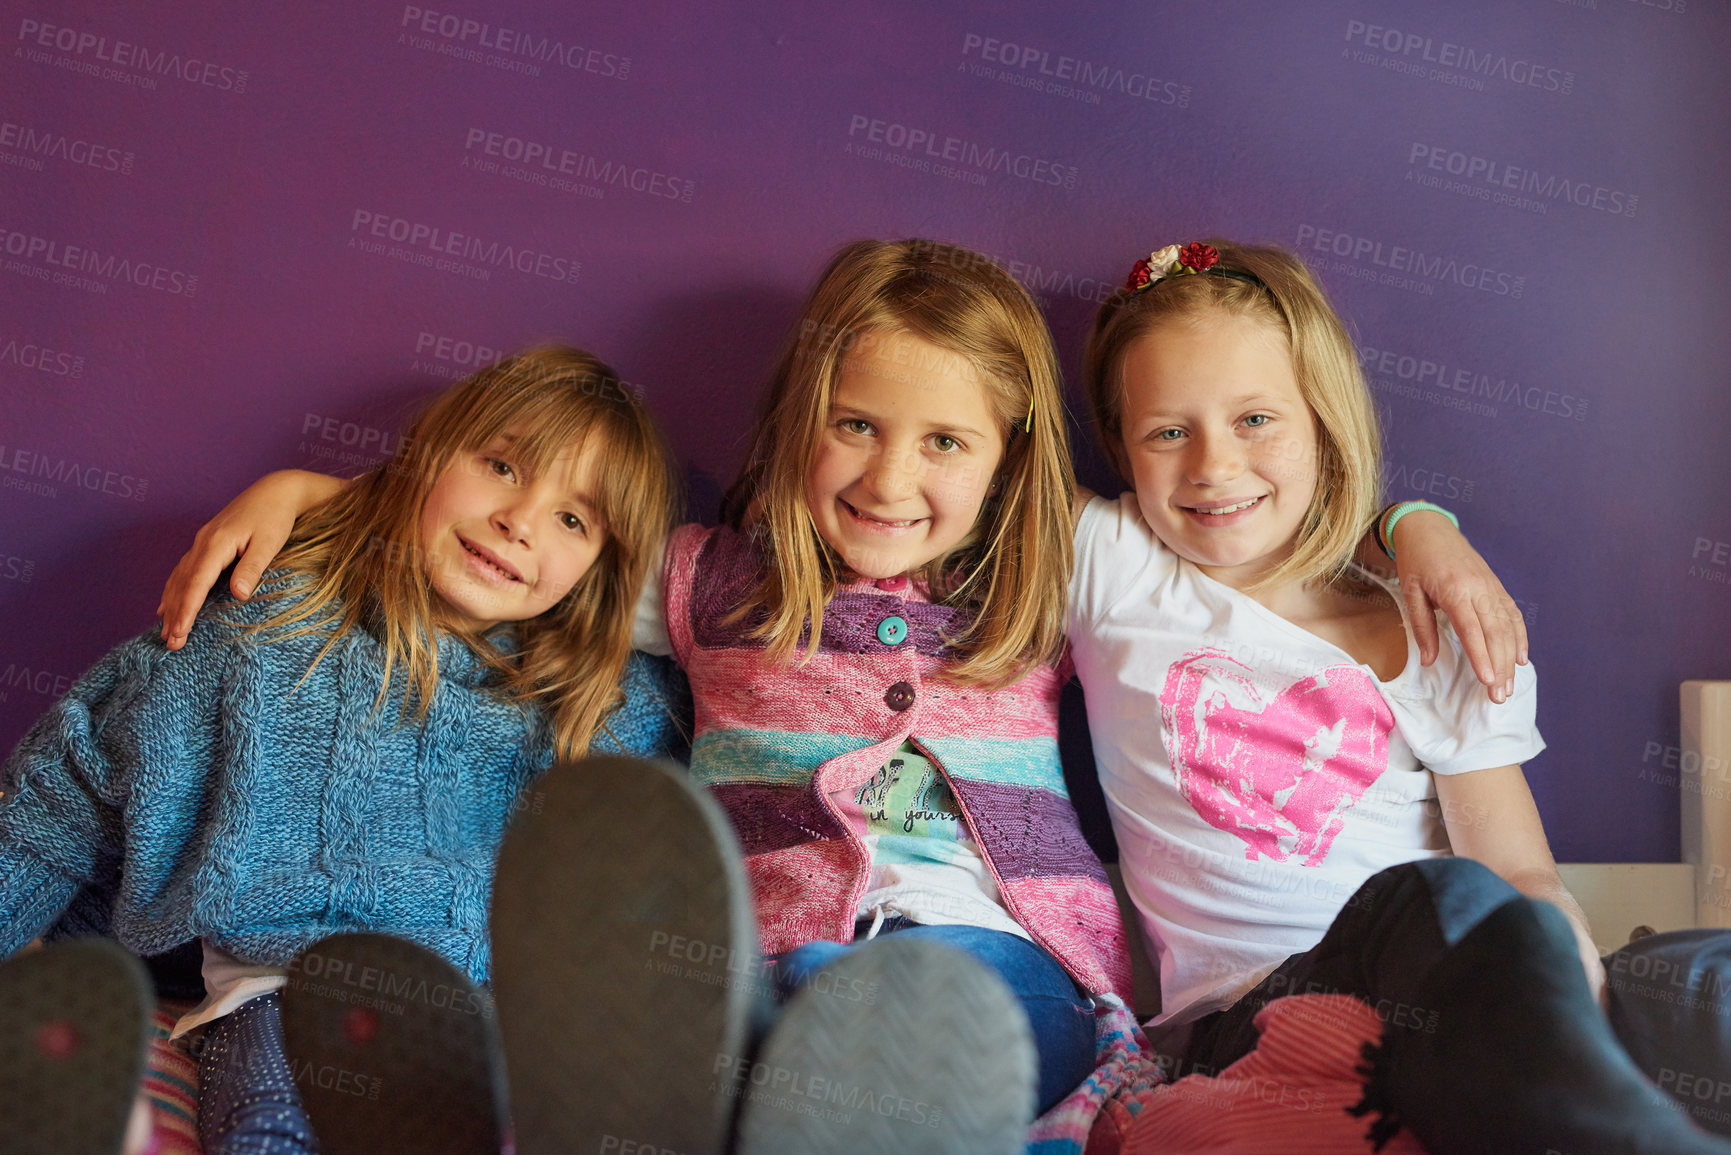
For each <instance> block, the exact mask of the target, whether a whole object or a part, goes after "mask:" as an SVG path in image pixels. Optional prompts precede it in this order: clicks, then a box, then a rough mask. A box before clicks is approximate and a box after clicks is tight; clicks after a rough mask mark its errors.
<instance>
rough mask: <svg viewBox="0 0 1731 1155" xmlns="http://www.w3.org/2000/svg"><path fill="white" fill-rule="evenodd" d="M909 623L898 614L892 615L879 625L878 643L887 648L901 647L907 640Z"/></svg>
mask: <svg viewBox="0 0 1731 1155" xmlns="http://www.w3.org/2000/svg"><path fill="white" fill-rule="evenodd" d="M907 636H908V623H907V622H906V621H904V620H902V618H901V617H899V616H897V615H896V614H891V615H890V616H889V617H887V618H885V619H884V620H883V621H881V622H879V623H878V641H880V642H882V643H883V644H884V645H886V646H899V645H901V644H902V643H903V642H904V641H906V640H907Z"/></svg>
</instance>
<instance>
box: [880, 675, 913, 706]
mask: <svg viewBox="0 0 1731 1155" xmlns="http://www.w3.org/2000/svg"><path fill="white" fill-rule="evenodd" d="M913 704H914V688H913V687H912V686H910V685H908V684H907V683H906V682H897V683H896V684H895V685H893V686H891V687H890V688H889V691H888V692H887V693H885V694H884V705H886V706H888V707H889V708H890V709H892V710H895V711H897V712H900V711H902V710H905V709H907V708H908V707H909V706H911V705H913Z"/></svg>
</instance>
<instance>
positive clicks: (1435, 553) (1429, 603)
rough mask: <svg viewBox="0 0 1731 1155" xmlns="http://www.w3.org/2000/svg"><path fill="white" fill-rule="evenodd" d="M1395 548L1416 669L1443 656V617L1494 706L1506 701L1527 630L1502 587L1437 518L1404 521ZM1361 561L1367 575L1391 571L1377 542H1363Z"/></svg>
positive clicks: (1423, 515) (1417, 515)
mask: <svg viewBox="0 0 1731 1155" xmlns="http://www.w3.org/2000/svg"><path fill="white" fill-rule="evenodd" d="M1393 546H1394V552H1395V563H1394V564H1395V569H1396V572H1397V573H1398V574H1399V576H1400V588H1401V595H1402V597H1403V598H1405V600H1406V607H1407V618H1408V620H1410V621H1411V622H1412V629H1413V635H1414V636H1415V637H1416V638H1417V639H1418V646H1419V661H1420V662H1421V663H1423V664H1424V665H1427V666H1428V665H1430V664H1431V663H1432V662H1434V661H1436V660H1437V658H1438V656H1439V655H1440V654H1441V653H1442V645H1443V642H1442V636H1441V633H1440V630H1439V627H1438V623H1437V611H1439V610H1441V611H1442V612H1443V613H1445V614H1447V615H1448V618H1449V621H1450V622H1452V623H1453V624H1454V630H1455V633H1456V635H1457V636H1458V637H1459V638H1460V641H1461V644H1462V645H1463V647H1464V648H1465V650H1466V654H1467V657H1468V659H1469V660H1470V661H1471V663H1472V669H1473V672H1474V675H1475V676H1476V677H1477V678H1478V680H1479V681H1480V682H1481V683H1482V684H1483V685H1484V687H1485V691H1484V692H1485V693H1486V694H1487V695H1488V696H1489V697H1490V698H1491V699H1492V700H1494V701H1498V702H1501V701H1505V700H1507V698H1508V697H1509V696H1510V695H1511V694H1513V693H1514V677H1515V671H1516V669H1517V667H1518V666H1521V665H1524V664H1525V663H1526V660H1527V623H1526V619H1525V618H1523V617H1522V616H1521V610H1520V607H1519V606H1517V605H1516V604H1515V600H1514V599H1513V598H1511V597H1510V596H1509V594H1508V591H1507V590H1505V589H1504V588H1503V583H1502V582H1501V581H1499V580H1498V579H1497V575H1496V574H1495V573H1494V572H1492V570H1491V567H1490V566H1489V565H1488V564H1487V563H1486V562H1485V559H1484V558H1483V557H1481V556H1480V555H1479V552H1478V551H1477V550H1476V549H1474V548H1473V547H1472V544H1471V543H1470V542H1468V541H1467V539H1466V537H1465V536H1464V535H1462V533H1461V531H1460V530H1459V529H1456V528H1455V526H1454V525H1453V524H1452V523H1451V522H1450V521H1449V519H1448V518H1446V517H1444V516H1443V515H1442V514H1440V513H1436V512H1433V511H1431V510H1419V511H1416V512H1413V513H1409V514H1407V515H1406V516H1404V517H1402V518H1401V519H1400V521H1399V523H1398V524H1397V525H1396V526H1395V529H1394V541H1393ZM1358 557H1359V561H1360V562H1361V563H1362V564H1364V565H1365V566H1366V567H1367V568H1372V569H1375V568H1379V567H1386V566H1387V564H1388V559H1387V558H1386V557H1384V556H1383V554H1382V551H1381V548H1380V547H1379V546H1377V545H1376V541H1375V537H1374V536H1373V534H1366V535H1365V540H1364V542H1363V543H1362V544H1361V546H1360V548H1359V554H1358Z"/></svg>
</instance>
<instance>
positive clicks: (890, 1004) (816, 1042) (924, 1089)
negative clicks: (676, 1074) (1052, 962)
mask: <svg viewBox="0 0 1731 1155" xmlns="http://www.w3.org/2000/svg"><path fill="white" fill-rule="evenodd" d="M1037 1078H1038V1059H1037V1057H1036V1054H1035V1050H1034V1040H1033V1033H1032V1031H1031V1029H1030V1028H1029V1026H1028V1019H1027V1015H1026V1014H1025V1013H1024V1012H1023V1010H1022V1008H1021V1004H1020V1003H1018V1002H1017V1001H1016V997H1015V996H1014V995H1013V994H1011V993H1010V990H1009V988H1008V987H1007V986H1005V985H1004V983H1003V981H1002V980H1001V979H999V978H998V976H997V974H996V973H995V972H993V971H992V970H990V969H989V968H987V967H986V966H984V965H983V964H981V963H979V962H978V961H976V960H975V959H974V958H973V957H972V956H970V955H967V954H965V953H963V952H962V951H959V950H956V949H954V948H952V947H946V946H943V945H941V944H938V943H933V942H925V941H920V940H915V939H906V940H903V939H898V938H897V936H895V935H893V934H892V935H890V936H888V937H886V938H884V939H880V940H877V941H875V942H872V943H868V944H865V945H863V946H860V947H858V948H857V949H855V950H851V951H849V952H848V953H846V954H844V955H842V956H841V957H840V958H839V959H838V960H837V961H836V962H835V963H833V964H831V965H830V966H828V967H826V968H824V969H823V970H822V971H820V972H818V974H817V976H816V977H815V978H814V979H813V980H812V982H811V983H810V984H809V985H808V986H806V987H804V988H803V989H801V990H800V991H799V992H798V993H797V994H796V995H795V996H794V997H793V999H792V1000H790V1001H789V1003H788V1004H787V1008H786V1011H785V1012H784V1013H783V1015H782V1017H781V1019H780V1021H779V1022H777V1024H776V1026H775V1029H774V1031H773V1032H771V1034H770V1036H769V1039H768V1041H767V1042H766V1043H765V1045H764V1047H763V1049H762V1052H761V1053H760V1054H759V1056H758V1059H757V1061H756V1062H755V1063H753V1064H752V1066H751V1068H750V1070H749V1071H748V1072H747V1073H745V1075H744V1077H743V1078H742V1081H741V1089H740V1098H741V1104H740V1109H741V1114H740V1125H739V1136H740V1145H739V1151H740V1153H741V1155H786V1153H788V1152H824V1153H826V1155H828V1153H831V1152H836V1153H846V1155H854V1153H858V1155H928V1153H930V1155H991V1153H994V1152H1002V1153H1003V1155H1015V1153H1018V1152H1021V1151H1023V1150H1025V1148H1026V1145H1027V1135H1028V1124H1029V1122H1030V1121H1031V1120H1032V1119H1033V1115H1034V1099H1035V1088H1036V1085H1037V1082H1036V1081H1037Z"/></svg>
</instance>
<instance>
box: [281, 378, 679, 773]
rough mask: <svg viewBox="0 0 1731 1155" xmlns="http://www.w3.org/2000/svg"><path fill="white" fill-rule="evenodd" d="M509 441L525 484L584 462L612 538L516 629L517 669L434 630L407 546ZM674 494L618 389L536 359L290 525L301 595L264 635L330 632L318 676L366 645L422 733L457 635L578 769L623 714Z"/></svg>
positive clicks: (659, 451)
mask: <svg viewBox="0 0 1731 1155" xmlns="http://www.w3.org/2000/svg"><path fill="white" fill-rule="evenodd" d="M507 430H510V431H512V432H514V433H515V434H516V439H515V440H514V441H513V443H512V447H511V456H512V461H513V463H514V464H517V465H519V466H520V467H521V468H523V469H525V470H527V471H528V472H529V474H530V475H531V476H534V475H538V474H540V473H541V472H542V471H543V470H545V469H546V468H548V467H549V466H551V465H552V463H553V462H554V461H556V460H557V459H558V458H559V457H560V456H561V455H562V454H565V453H573V454H575V453H579V452H582V451H583V450H584V449H585V448H586V447H591V448H592V449H593V452H594V459H593V460H594V469H593V477H594V493H593V497H594V502H595V512H596V514H597V515H598V518H599V521H600V524H601V527H602V529H604V530H605V532H606V534H607V541H606V544H605V545H604V546H603V547H602V549H601V552H600V554H599V556H597V557H596V559H595V563H594V564H593V565H592V566H591V567H590V568H589V570H588V572H587V573H585V574H584V575H583V577H582V578H581V579H580V580H579V581H578V582H577V584H576V586H575V587H573V588H572V590H571V592H570V593H568V594H567V595H566V596H565V597H564V598H563V599H562V600H561V601H560V602H559V603H558V604H557V605H555V606H554V607H553V608H551V609H549V610H548V611H546V612H545V613H543V614H541V615H539V616H538V617H534V618H531V619H529V620H527V621H522V622H517V623H515V630H516V635H517V642H518V644H517V647H516V650H515V653H514V654H512V655H506V654H502V653H501V652H500V651H499V650H498V649H497V648H496V647H495V646H493V645H492V644H491V643H489V642H488V641H486V640H484V639H482V638H481V637H480V636H478V635H476V634H474V633H473V632H470V631H467V630H464V629H462V628H460V627H454V626H452V625H451V624H449V623H448V622H447V621H445V616H442V615H441V613H440V612H439V611H440V607H441V602H440V601H439V598H438V594H437V593H436V592H435V591H434V589H433V587H432V584H431V582H430V580H429V577H428V573H427V566H426V561H425V559H424V558H423V557H422V555H421V550H420V548H419V545H418V543H419V541H420V523H421V512H422V508H423V507H424V506H425V505H426V500H427V494H428V492H429V491H430V490H431V489H432V487H433V484H434V482H435V481H437V480H438V477H439V475H440V474H441V473H442V472H443V471H444V470H445V469H446V468H448V467H452V466H453V463H454V462H455V461H456V460H457V459H458V458H459V456H461V455H463V454H467V453H472V452H475V451H477V450H479V449H482V448H483V447H485V446H487V445H488V444H490V443H492V442H493V441H494V439H495V438H497V437H498V436H499V435H500V434H502V433H504V432H506V431H507ZM675 492H676V491H675V485H674V481H673V474H672V470H671V468H670V466H669V459H668V454H667V450H666V447H665V445H664V443H663V442H662V439H661V435H660V433H659V431H658V430H657V429H656V427H655V423H654V421H653V420H652V419H651V418H650V416H649V414H648V412H647V411H646V410H645V409H644V407H643V406H642V405H641V404H639V403H638V402H637V400H636V398H635V397H634V396H633V395H632V392H631V391H630V388H629V387H628V386H625V385H624V384H623V383H622V382H621V380H620V378H619V375H618V374H617V373H615V372H614V371H613V370H612V369H610V368H608V367H607V366H606V365H605V364H603V363H602V362H601V361H600V360H599V359H598V358H597V357H595V356H594V355H593V354H591V353H587V352H584V351H583V350H581V349H573V348H568V347H563V346H546V347H542V348H538V349H532V350H530V351H528V352H526V353H522V354H519V355H518V356H515V357H511V358H509V359H507V360H505V361H501V362H500V363H499V364H497V365H495V366H493V367H492V368H489V369H483V370H481V371H480V372H478V373H476V374H474V375H473V376H471V377H468V378H465V379H464V380H462V381H460V382H458V383H457V384H455V385H453V386H452V387H451V388H450V389H448V390H446V391H445V392H444V393H441V394H440V395H439V396H438V397H436V398H434V399H433V401H432V402H431V403H430V404H429V405H428V406H427V407H426V409H425V410H424V411H423V412H422V413H421V414H420V415H419V416H418V417H417V418H416V419H415V421H414V422H413V424H411V425H410V426H409V429H408V432H407V433H406V434H405V436H404V437H403V438H402V439H401V441H400V442H399V444H398V447H397V451H396V453H395V454H394V455H393V456H392V458H391V459H390V460H389V461H388V462H385V463H383V464H381V465H378V466H375V467H374V468H373V469H371V470H368V471H367V472H366V473H364V474H362V475H361V476H360V477H358V478H356V479H355V480H354V481H353V482H352V483H350V484H349V485H348V486H347V487H346V488H345V489H344V490H343V491H342V492H341V493H339V494H337V495H336V496H335V497H333V498H331V499H330V500H329V501H326V502H324V503H323V504H321V505H319V506H317V507H316V508H314V509H312V510H310V511H308V512H307V513H306V514H305V515H304V516H303V517H302V518H301V519H300V521H299V522H297V523H296V525H295V530H294V534H293V536H292V537H291V538H290V539H289V544H288V546H287V548H286V549H285V550H284V551H283V553H282V555H281V556H280V558H279V559H278V561H277V563H276V564H277V565H279V566H281V567H283V568H285V569H289V570H295V571H299V573H300V575H302V580H300V581H295V582H290V583H288V587H287V588H285V589H280V590H278V591H277V596H286V595H288V594H291V593H292V594H297V595H300V596H299V597H298V599H297V600H296V601H295V602H294V604H292V605H290V606H288V607H287V608H285V609H284V610H283V611H282V612H281V613H279V614H277V615H276V616H275V617H273V618H271V619H270V620H268V621H266V622H264V623H262V624H261V625H260V627H259V628H260V629H261V630H268V631H285V630H286V631H287V632H288V633H291V634H298V633H306V632H315V631H316V632H320V633H325V632H328V634H329V637H328V639H327V640H326V641H325V643H324V645H323V647H322V648H321V649H320V650H319V653H318V657H317V658H316V659H315V660H314V662H313V665H314V666H315V667H316V666H317V664H318V661H319V660H322V659H323V658H324V656H325V655H326V654H327V653H329V652H330V649H331V647H332V646H333V645H335V644H336V642H337V640H338V639H340V638H341V637H342V636H343V635H344V634H346V633H348V632H349V631H350V630H353V629H356V628H364V629H366V630H368V631H370V632H372V633H373V634H374V635H375V636H376V637H377V638H378V639H379V641H380V644H381V646H382V648H383V651H384V684H383V686H382V687H381V688H380V691H379V700H380V703H382V702H383V701H384V700H385V699H386V698H387V697H388V696H389V694H390V692H391V686H392V683H393V680H394V679H395V678H397V677H398V676H401V678H402V679H403V683H404V685H405V686H406V691H405V694H404V697H403V706H404V708H405V709H406V708H407V707H408V706H409V704H410V703H411V702H412V703H413V704H414V706H415V709H416V713H417V716H418V717H422V718H424V717H425V716H426V712H427V710H428V709H429V708H430V706H431V703H432V700H433V693H434V690H435V688H436V683H437V681H438V676H439V661H438V646H437V635H438V633H439V632H445V633H449V634H452V635H453V636H455V637H458V638H460V639H461V640H462V641H464V642H466V643H467V644H468V645H469V646H470V647H471V648H473V649H474V650H475V652H476V653H477V654H479V655H480V656H481V657H482V659H483V660H484V661H487V662H488V663H490V664H491V665H493V666H494V667H495V669H496V670H497V673H498V676H499V679H500V690H501V692H502V693H504V694H506V695H507V696H509V697H512V698H515V699H517V700H520V701H524V702H528V703H533V704H535V705H539V706H541V707H543V708H545V709H546V711H547V713H548V716H549V718H550V722H551V730H552V734H553V740H554V746H555V749H556V750H557V752H558V754H559V756H560V757H562V758H576V757H581V756H582V755H583V754H584V753H586V752H587V751H588V749H589V744H590V741H591V739H592V738H593V736H594V734H595V732H596V730H597V729H598V728H600V727H601V726H603V725H604V724H605V719H606V716H607V714H609V713H610V712H611V711H612V710H613V709H614V708H615V707H616V706H617V705H618V704H619V702H620V700H621V695H620V692H619V682H620V679H621V678H622V676H623V675H624V671H625V663H626V659H627V658H628V657H629V655H630V652H631V621H632V615H633V611H634V609H635V607H636V605H637V598H638V594H639V592H640V591H641V590H642V588H643V581H644V575H645V570H646V567H647V566H648V563H649V560H650V559H651V558H652V557H654V556H655V551H656V547H657V546H658V545H659V543H660V542H661V541H662V540H663V539H664V538H665V536H666V534H667V532H668V530H669V528H670V527H671V525H672V521H673V517H674V513H675V504H676V499H675ZM279 636H282V635H281V634H279Z"/></svg>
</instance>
